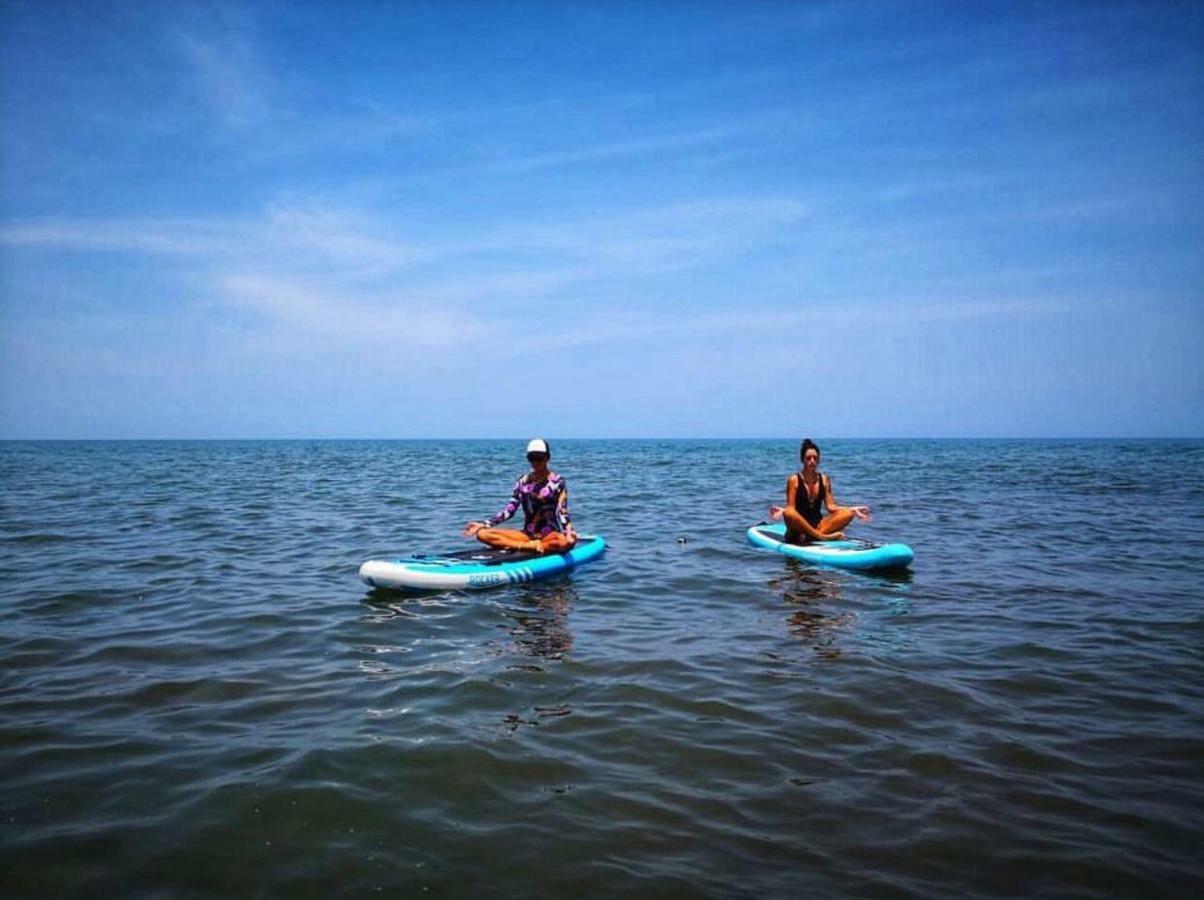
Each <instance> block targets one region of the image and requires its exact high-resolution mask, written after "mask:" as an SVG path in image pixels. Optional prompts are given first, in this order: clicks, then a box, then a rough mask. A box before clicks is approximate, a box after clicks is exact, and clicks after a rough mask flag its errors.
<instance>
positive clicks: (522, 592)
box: [502, 580, 577, 669]
mask: <svg viewBox="0 0 1204 900" xmlns="http://www.w3.org/2000/svg"><path fill="white" fill-rule="evenodd" d="M576 601H577V591H576V589H574V587H573V584H572V582H570V581H567V580H561V581H558V582H553V583H550V584H526V585H522V586H520V588H519V589H518V590H517V591H516V593H515V596H514V598H513V602H511V603H509V604H508V605H505V606H503V607H502V614H503V615H504V616H506V618H508V619H509V620H510V623H509V624H508V625H507V626H506V630H507V631H509V632H510V635H511V637H513V638H514V647H515V649H516V650H518V652H519V653H521V654H523V655H524V656H530V657H534V658H536V659H552V660H560V659H563V658H564V655H565V654H566V653H568V652H569V651H570V650H571V649H572V648H573V635H572V632H570V631H569V611H570V610H571V609H572V607H573V604H574V603H575V602H576ZM511 668H532V669H539V667H538V666H530V665H527V666H523V665H515V666H512V667H511Z"/></svg>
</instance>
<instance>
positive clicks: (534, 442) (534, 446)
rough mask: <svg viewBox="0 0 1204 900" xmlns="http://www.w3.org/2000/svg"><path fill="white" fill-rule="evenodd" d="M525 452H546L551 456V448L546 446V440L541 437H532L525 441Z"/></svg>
mask: <svg viewBox="0 0 1204 900" xmlns="http://www.w3.org/2000/svg"><path fill="white" fill-rule="evenodd" d="M527 452H528V453H546V454H547V455H548V456H551V455H552V448H551V447H549V446H548V442H547V441H545V440H544V439H543V438H532V439H531V440H530V441H529V442H528V443H527Z"/></svg>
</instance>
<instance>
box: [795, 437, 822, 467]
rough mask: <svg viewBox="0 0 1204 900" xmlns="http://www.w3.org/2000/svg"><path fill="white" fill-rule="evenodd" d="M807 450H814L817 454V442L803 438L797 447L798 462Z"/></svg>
mask: <svg viewBox="0 0 1204 900" xmlns="http://www.w3.org/2000/svg"><path fill="white" fill-rule="evenodd" d="M808 450H814V451H815V452H816V454H817V455H818V454H819V444H817V443H815V441H813V440H811V438H805V439H804V440H803V442H802V444H800V445H799V448H798V458H799V461H800V462H801V461H803V459H804V458H805V457H806V455H807V451H808Z"/></svg>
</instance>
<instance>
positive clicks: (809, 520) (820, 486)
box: [771, 438, 870, 544]
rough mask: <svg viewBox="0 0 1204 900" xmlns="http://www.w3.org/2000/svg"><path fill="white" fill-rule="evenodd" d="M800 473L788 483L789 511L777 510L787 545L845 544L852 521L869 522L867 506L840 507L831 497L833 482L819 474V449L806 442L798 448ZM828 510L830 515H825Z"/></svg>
mask: <svg viewBox="0 0 1204 900" xmlns="http://www.w3.org/2000/svg"><path fill="white" fill-rule="evenodd" d="M799 458H800V459H801V460H802V462H803V468H802V470H801V471H799V472H796V473H795V474H793V475H791V476H790V477H789V478H788V479H786V507H785V509H781V508H780V507H776V506H775V507H774V508H773V509H772V510H771V512H777V511H779V510H780V511H781V513H782V516H783V518H785V520H786V541H787V542H788V543H791V544H805V543H807V542H809V541H842V540H844V529H845V528H846V527H848V524H849V523H850V522H852V521H853V519H855V518H856V519H860V520H861V521H863V522H868V521H870V508H869V507H868V506H841V505H840V504H839V503H837V502H836V496H835V495H834V494H833V493H832V479H830V478H829V477H828V476H827V475H824V474H823V473H821V472H820V471H819V447H818V445H816V443H815V442H814V441H813V440H811V438H807V439H806V440H805V441H803V444H802V446H801V447H800V448H799ZM825 507H827V510H828V514H827V515H826V516H825V515H824V514H823V510H824V508H825Z"/></svg>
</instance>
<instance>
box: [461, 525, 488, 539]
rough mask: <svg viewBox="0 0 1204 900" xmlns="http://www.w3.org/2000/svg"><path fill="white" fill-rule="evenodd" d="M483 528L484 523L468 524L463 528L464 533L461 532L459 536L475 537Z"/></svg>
mask: <svg viewBox="0 0 1204 900" xmlns="http://www.w3.org/2000/svg"><path fill="white" fill-rule="evenodd" d="M484 527H485V523H484V522H469V523H468V524H467V525H465V526H464V531H462V532H461V534H462V535H463V536H464V537H472V536H473V535H475V534H476V533H477V532H478V531H480V530H481V529H482V528H484Z"/></svg>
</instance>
